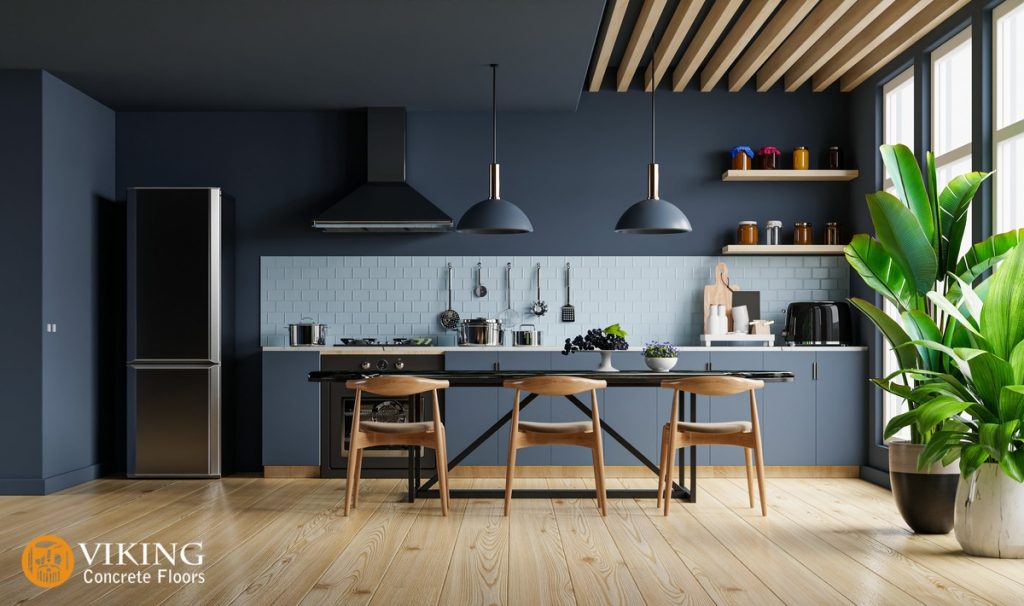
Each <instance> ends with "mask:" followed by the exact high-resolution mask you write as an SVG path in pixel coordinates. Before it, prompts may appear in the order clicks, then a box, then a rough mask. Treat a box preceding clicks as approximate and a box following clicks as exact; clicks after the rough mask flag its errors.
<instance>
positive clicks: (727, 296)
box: [704, 263, 740, 334]
mask: <svg viewBox="0 0 1024 606" xmlns="http://www.w3.org/2000/svg"><path fill="white" fill-rule="evenodd" d="M739 288H740V287H739V285H738V284H730V283H729V267H728V266H727V265H726V264H725V263H719V264H718V265H715V273H714V276H713V278H712V283H711V284H707V285H705V286H704V334H711V333H710V332H708V316H709V312H710V306H711V305H722V306H723V307H724V308H725V315H726V317H727V318H732V296H733V290H739ZM726 330H728V326H726Z"/></svg>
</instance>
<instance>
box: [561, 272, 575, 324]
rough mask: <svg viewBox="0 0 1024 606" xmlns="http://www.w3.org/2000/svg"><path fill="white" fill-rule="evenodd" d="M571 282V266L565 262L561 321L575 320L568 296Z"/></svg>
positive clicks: (573, 308) (573, 309)
mask: <svg viewBox="0 0 1024 606" xmlns="http://www.w3.org/2000/svg"><path fill="white" fill-rule="evenodd" d="M571 284H572V268H571V267H570V266H569V264H568V263H566V264H565V305H563V306H562V321H563V322H575V321H576V308H575V307H573V306H572V303H570V298H569V289H570V286H571Z"/></svg>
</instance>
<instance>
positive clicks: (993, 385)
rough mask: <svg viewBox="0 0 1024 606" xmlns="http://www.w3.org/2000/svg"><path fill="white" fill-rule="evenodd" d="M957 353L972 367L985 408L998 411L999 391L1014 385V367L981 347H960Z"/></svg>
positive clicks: (975, 387) (974, 383) (974, 381)
mask: <svg viewBox="0 0 1024 606" xmlns="http://www.w3.org/2000/svg"><path fill="white" fill-rule="evenodd" d="M954 351H955V352H956V355H957V356H958V357H959V358H960V359H962V360H963V361H964V362H966V363H967V366H968V367H970V369H971V383H972V384H973V385H974V389H975V391H977V392H978V397H979V398H981V401H982V403H983V404H984V405H985V408H988V409H989V410H991V411H993V412H995V413H998V411H999V398H1000V395H999V392H1001V391H1002V390H1003V387H1005V386H1007V385H1013V369H1012V368H1011V367H1010V363H1009V362H1007V361H1006V360H1003V359H1002V358H1000V357H998V356H996V355H994V354H992V353H989V352H987V351H984V350H981V349H970V348H967V347H960V348H957V349H955V350H954Z"/></svg>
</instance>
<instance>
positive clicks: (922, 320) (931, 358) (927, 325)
mask: <svg viewBox="0 0 1024 606" xmlns="http://www.w3.org/2000/svg"><path fill="white" fill-rule="evenodd" d="M902 317H903V328H904V329H905V330H906V331H907V335H908V336H909V337H910V338H912V339H914V340H918V341H920V340H925V341H941V340H942V334H941V333H940V332H939V327H938V326H936V325H935V322H934V321H933V320H932V319H931V317H929V316H928V314H926V313H924V312H923V311H919V310H916V309H915V310H911V311H907V312H903V316H902ZM917 353H918V355H919V356H920V357H921V361H922V362H923V366H924V368H925V369H927V370H941V368H942V361H941V357H940V356H941V354H940V353H939V352H937V351H935V350H934V349H929V348H927V347H924V346H922V345H918V346H917Z"/></svg>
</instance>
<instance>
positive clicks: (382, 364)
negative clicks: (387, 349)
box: [377, 360, 388, 370]
mask: <svg viewBox="0 0 1024 606" xmlns="http://www.w3.org/2000/svg"><path fill="white" fill-rule="evenodd" d="M387 368H388V361H387V360H377V370H387Z"/></svg>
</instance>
